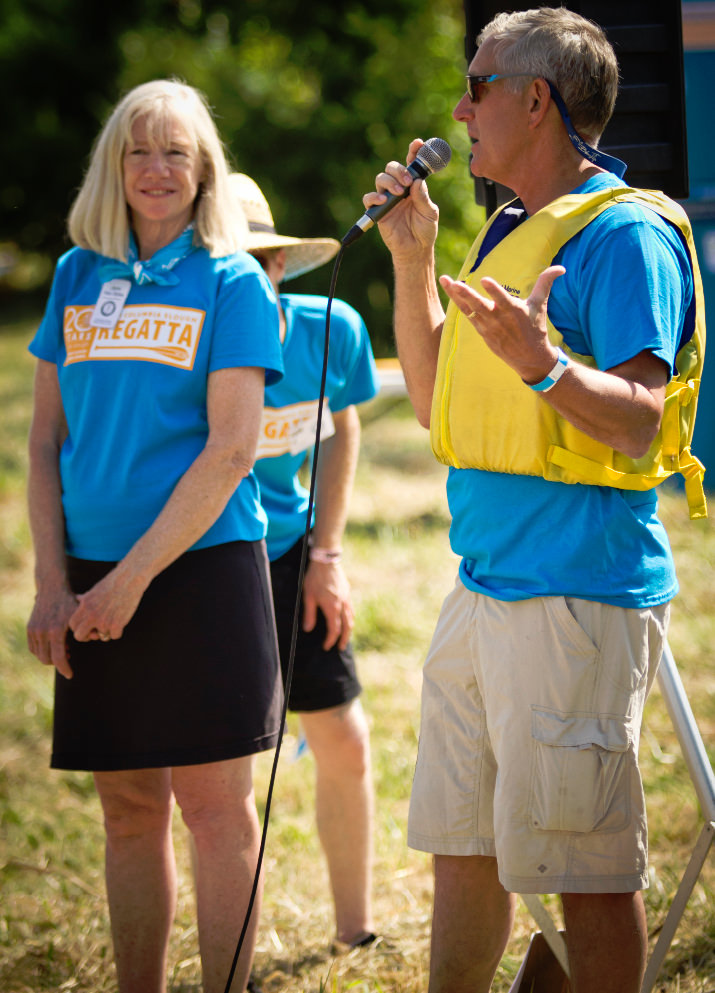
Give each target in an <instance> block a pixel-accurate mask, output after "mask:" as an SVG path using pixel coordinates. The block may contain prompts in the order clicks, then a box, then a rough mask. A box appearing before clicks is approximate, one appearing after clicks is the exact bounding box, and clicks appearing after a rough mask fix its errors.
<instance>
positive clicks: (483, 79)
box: [464, 72, 535, 103]
mask: <svg viewBox="0 0 715 993" xmlns="http://www.w3.org/2000/svg"><path fill="white" fill-rule="evenodd" d="M517 76H532V77H534V76H535V74H534V73H533V72H505V73H501V72H493V73H491V75H489V76H465V77H464V78H465V79H466V80H467V96H468V97H469V101H470V103H479V100H480V99H481V95H482V91H481V87H482V86H485V85H486V84H487V83H494V82H496V80H497V79H515V78H516V77H517Z"/></svg>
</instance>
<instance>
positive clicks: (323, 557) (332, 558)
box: [308, 547, 343, 565]
mask: <svg viewBox="0 0 715 993" xmlns="http://www.w3.org/2000/svg"><path fill="white" fill-rule="evenodd" d="M342 557H343V552H342V549H340V548H335V549H333V548H312V547H311V548H310V549H309V551H308V558H309V559H310V561H311V562H320V563H321V564H322V565H333V564H334V563H335V562H339V561H340V560H341V559H342Z"/></svg>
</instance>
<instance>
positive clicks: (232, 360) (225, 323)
mask: <svg viewBox="0 0 715 993" xmlns="http://www.w3.org/2000/svg"><path fill="white" fill-rule="evenodd" d="M234 366H255V367H258V368H262V369H265V371H266V384H267V385H271V384H272V383H275V382H277V381H278V380H279V379H280V378H281V377H282V375H283V357H282V352H281V343H280V336H279V327H278V306H277V301H276V297H275V294H274V292H273V288H272V286H271V284H270V281H269V279H268V277H267V276H266V275H265V273H264V272H263V270H262V269H261V267H260V265H259V264H258V262H256V261H255V260H254V259H252V258H251V257H250V256H248V255H246V256H245V258H243V259H240V260H238V261H237V262H236V264H235V265H228V266H227V267H226V270H225V273H224V279H223V281H222V283H221V285H220V288H219V292H218V298H217V301H216V320H215V327H214V332H213V339H212V346H211V358H210V362H209V371H210V372H213V371H215V370H216V369H226V368H230V367H234Z"/></svg>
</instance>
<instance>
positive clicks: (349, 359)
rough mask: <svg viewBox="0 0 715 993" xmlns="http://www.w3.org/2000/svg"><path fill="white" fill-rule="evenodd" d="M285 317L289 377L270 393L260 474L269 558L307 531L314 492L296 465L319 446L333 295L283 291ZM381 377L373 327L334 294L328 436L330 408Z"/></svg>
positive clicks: (360, 394) (370, 390)
mask: <svg viewBox="0 0 715 993" xmlns="http://www.w3.org/2000/svg"><path fill="white" fill-rule="evenodd" d="M280 300H281V306H282V307H283V310H284V312H285V316H286V336H285V340H284V342H283V364H284V367H285V376H284V378H283V379H282V380H281V381H280V383H277V384H275V385H273V386H268V387H267V388H266V392H265V400H264V404H265V407H264V413H263V425H262V429H261V437H260V440H259V445H258V456H259V458H258V460H257V462H256V466H255V470H254V471H255V473H256V476H257V477H258V481H259V483H260V487H261V501H262V503H263V506H264V507H265V510H266V512H267V514H268V534H267V536H266V543H267V545H268V557H269V559H270V560H271V561H274V560H275V559H277V558H280V556H281V555H283V554H284V553H285V552H287V551H288V549H289V548H291V547H292V546H293V545H294V544H295V543H296V541H298V539H299V538H300V537H301V536H302V535H303V534H304V532H305V525H306V515H307V513H308V496H309V494H308V491H307V490H306V489H305V487H303V486H302V485H301V483H300V481H299V479H298V471H299V470H300V468H301V466H302V465H303V463H304V462H305V460H306V456H307V455H309V453H310V452H311V451H312V449H313V440H311V439H314V438H315V431H316V427H317V416H318V398H319V396H320V381H321V374H322V369H323V354H324V349H325V313H326V309H327V303H328V301H327V298H326V297H321V296H306V295H300V294H297V295H296V294H281V298H280ZM378 389H379V380H378V378H377V372H376V370H375V360H374V358H373V354H372V348H371V346H370V339H369V337H368V333H367V329H366V328H365V324H364V323H363V320H362V318H361V317H360V315H359V314H358V312H357V311H356V310H354V309H353V308H352V307H350V306H349V305H348V304H347V303H344V302H343V301H342V300H333V304H332V308H331V312H330V348H329V351H328V368H327V373H326V384H325V403H324V406H323V424H322V429H323V430H322V437H323V438H324V437H326V431H328V432H329V433H330V432H331V428H330V424H331V416H330V411H332V412H337V411H340V410H344V409H345V408H346V407H349V406H352V405H353V404H358V403H363V401H365V400H369V399H370V398H371V397H373V396H375V394H376V393H377V391H378Z"/></svg>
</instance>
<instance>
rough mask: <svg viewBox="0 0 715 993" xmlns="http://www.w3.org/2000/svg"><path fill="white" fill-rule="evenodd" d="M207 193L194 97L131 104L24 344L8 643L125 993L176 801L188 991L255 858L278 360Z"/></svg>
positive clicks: (242, 972)
mask: <svg viewBox="0 0 715 993" xmlns="http://www.w3.org/2000/svg"><path fill="white" fill-rule="evenodd" d="M227 176H228V170H227V164H226V159H225V155H224V151H223V148H222V145H221V142H220V139H219V137H218V134H217V132H216V128H215V125H214V123H213V120H212V117H211V114H210V112H209V110H208V108H207V106H206V103H205V101H204V99H203V98H202V97H201V95H200V94H199V93H198V92H197V91H196V90H194V89H192V88H191V87H189V86H186V85H184V84H181V83H178V82H174V81H164V80H160V81H154V82H150V83H146V84H144V85H142V86H139V87H137V88H136V89H134V90H132V91H131V92H130V93H129V94H128V95H127V96H125V97H124V99H123V100H122V101H121V102H120V103H119V104H118V106H117V107H116V108H115V110H114V111H113V113H112V114H111V116H110V117H109V120H108V121H107V123H106V125H105V126H104V128H103V130H102V132H101V134H100V135H99V138H98V140H97V143H96V145H95V148H94V151H93V154H92V157H91V162H90V165H89V169H88V171H87V174H86V178H85V181H84V183H83V185H82V188H81V189H80V192H79V194H78V196H77V199H76V201H75V203H74V205H73V207H72V210H71V213H70V218H69V231H70V236H71V238H72V240H73V242H74V244H75V246H76V247H74V248H73V249H71V250H70V251H69V252H68V253H67V254H66V255H64V256H63V257H62V258H61V259H60V260H59V263H58V265H57V271H56V273H55V278H54V282H53V286H52V290H51V293H50V298H49V301H48V304H47V309H46V311H45V315H44V317H43V320H42V323H41V325H40V328H39V330H38V332H37V334H36V336H35V338H34V339H33V341H32V343H31V344H30V351H31V352H32V354H33V355H34V356H35V357H36V358H37V360H38V362H37V373H36V386H35V402H34V404H35V405H34V417H33V423H32V429H31V434H30V480H29V505H30V522H31V528H32V534H33V540H34V545H35V555H36V581H37V596H36V600H35V606H34V609H33V612H32V616H31V618H30V621H29V624H28V642H29V646H30V650H31V651H32V652H33V653H34V654H35V655H36V656H37V657H38V658H39V659H40V660H41V661H42V662H43V663H44V664H46V665H53V666H54V667H55V669H56V675H55V724H54V737H53V750H52V762H51V764H52V766H53V767H54V768H61V769H85V770H91V771H92V772H93V773H94V778H95V783H96V787H97V790H98V793H99V797H100V800H101V802H102V807H103V811H104V818H105V826H106V833H107V858H106V874H107V892H108V899H109V910H110V917H111V922H112V933H113V939H114V949H115V958H116V967H117V973H118V979H119V989H120V991H121V993H164V991H165V989H166V958H167V944H168V937H169V930H170V927H171V922H172V918H173V913H174V905H175V901H176V873H175V866H174V855H173V847H172V838H171V819H172V816H171V815H172V810H173V805H174V802H177V803H178V804H179V807H180V809H181V813H182V816H183V819H184V821H185V822H186V824H187V826H188V829H189V831H190V833H191V836H192V841H193V845H194V848H195V853H196V860H197V905H198V930H199V941H200V950H201V958H202V965H203V973H204V990H205V991H206V993H220V991H222V990H223V989H224V988H225V984H226V982H227V979H228V974H229V970H230V968H231V962H232V958H233V953H234V949H235V945H236V941H237V938H238V935H239V933H240V929H241V924H242V921H243V916H244V914H245V912H246V908H247V905H248V896H249V893H250V888H251V884H252V881H253V875H254V872H255V867H256V857H257V850H258V843H259V828H258V819H257V814H256V807H255V800H254V794H253V786H252V762H253V759H252V756H253V755H254V753H256V752H258V751H261V750H264V749H269V748H272V747H273V746H274V745H275V743H276V740H277V736H278V728H279V720H280V706H281V692H282V691H281V683H280V677H279V668H278V656H277V648H276V637H275V625H274V621H273V610H272V604H271V593H270V585H269V581H268V571H267V565H266V554H265V545H264V540H263V539H264V536H265V532H266V520H265V514H264V512H263V511H262V509H261V507H260V503H259V499H258V486H257V483H256V480H255V478H254V475H253V471H252V466H253V461H254V456H255V449H256V442H257V437H258V430H259V424H260V418H261V408H262V403H263V390H264V386H265V385H266V384H267V383H268V384H270V383H272V382H274V381H276V380H277V379H278V378H280V376H281V374H282V360H281V350H280V341H279V334H278V321H277V311H276V300H275V295H274V293H273V291H272V288H271V286H270V283H269V281H268V280H267V278H266V276H265V274H264V273H263V271H262V269H261V267H260V265H259V264H258V263H257V262H256V261H255V260H254V259H253V258H252V257H251V256H250V255H248V254H246V253H245V252H244V251H243V250H242V245H243V240H244V236H245V233H246V230H247V228H246V223H245V220H244V219H243V218H242V217H241V215H240V212H238V211H237V209H236V207H235V205H234V204H233V202H232V201H231V199H230V198H229V197H228V195H227V193H226V190H227V186H226V183H227ZM259 903H260V890H259V899H258V901H257V903H256V909H255V911H254V915H253V919H252V925H251V928H250V929H249V932H248V934H247V937H246V941H245V942H244V951H243V953H242V956H241V960H240V961H239V963H238V968H237V970H236V973H235V980H234V983H233V986H232V989H234V990H237V991H240V990H243V989H244V988H245V984H246V979H247V977H248V972H249V969H250V961H251V957H252V952H253V942H254V936H255V924H256V919H257V916H258V906H259Z"/></svg>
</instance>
